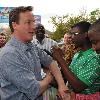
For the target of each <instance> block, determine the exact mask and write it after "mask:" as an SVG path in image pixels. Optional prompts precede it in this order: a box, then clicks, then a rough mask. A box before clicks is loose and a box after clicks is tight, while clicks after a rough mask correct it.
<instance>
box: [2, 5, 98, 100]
mask: <svg viewBox="0 0 100 100" xmlns="http://www.w3.org/2000/svg"><path fill="white" fill-rule="evenodd" d="M9 27H10V29H11V39H10V40H9V41H8V42H7V41H6V38H7V37H6V35H5V34H3V33H0V100H100V19H98V20H96V21H95V22H94V23H93V24H90V23H89V22H86V21H81V22H79V23H76V24H74V25H73V26H71V29H70V31H69V33H65V35H64V44H63V45H62V47H59V45H58V44H57V42H56V41H54V40H52V39H50V38H47V37H46V36H45V28H44V26H43V25H42V24H35V20H34V17H33V13H32V7H31V6H27V7H24V6H22V7H16V8H14V9H13V10H12V11H10V13H9ZM6 42H7V43H6Z"/></svg>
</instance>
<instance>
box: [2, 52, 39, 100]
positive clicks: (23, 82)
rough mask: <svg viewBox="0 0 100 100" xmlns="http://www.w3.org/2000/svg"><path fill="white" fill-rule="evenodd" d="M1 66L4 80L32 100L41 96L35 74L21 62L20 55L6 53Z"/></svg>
mask: <svg viewBox="0 0 100 100" xmlns="http://www.w3.org/2000/svg"><path fill="white" fill-rule="evenodd" d="M0 64H1V65H0V66H2V67H1V68H0V70H1V71H2V74H3V76H4V78H5V79H7V80H8V81H9V82H11V83H12V84H13V85H14V86H15V87H17V89H18V90H19V91H20V92H22V93H24V94H25V95H26V96H27V97H28V98H29V99H30V100H34V99H35V98H37V97H38V96H39V94H40V93H39V91H40V84H39V82H38V81H37V80H36V79H35V76H34V73H33V72H32V71H30V70H28V69H27V68H26V66H25V64H24V63H22V61H20V60H19V56H18V55H16V54H14V53H6V54H5V55H4V56H3V57H2V59H1V63H0Z"/></svg>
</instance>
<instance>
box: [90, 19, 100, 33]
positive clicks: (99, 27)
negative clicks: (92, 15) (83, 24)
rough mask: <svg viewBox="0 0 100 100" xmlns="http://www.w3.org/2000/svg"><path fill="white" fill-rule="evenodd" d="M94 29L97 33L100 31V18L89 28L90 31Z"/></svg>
mask: <svg viewBox="0 0 100 100" xmlns="http://www.w3.org/2000/svg"><path fill="white" fill-rule="evenodd" d="M90 31H93V32H95V33H100V18H99V19H98V20H96V21H95V22H94V23H93V24H92V25H91V27H90V28H89V32H90Z"/></svg>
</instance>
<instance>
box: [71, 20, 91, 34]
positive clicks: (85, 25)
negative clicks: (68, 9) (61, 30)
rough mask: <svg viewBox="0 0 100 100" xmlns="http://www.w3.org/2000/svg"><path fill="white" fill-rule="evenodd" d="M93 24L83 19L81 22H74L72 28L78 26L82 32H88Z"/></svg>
mask: <svg viewBox="0 0 100 100" xmlns="http://www.w3.org/2000/svg"><path fill="white" fill-rule="evenodd" d="M90 26H91V24H90V23H89V22H87V21H81V22H79V23H76V24H74V25H73V26H72V27H71V28H74V27H78V28H79V29H80V31H81V32H82V33H85V32H88V30H89V27H90Z"/></svg>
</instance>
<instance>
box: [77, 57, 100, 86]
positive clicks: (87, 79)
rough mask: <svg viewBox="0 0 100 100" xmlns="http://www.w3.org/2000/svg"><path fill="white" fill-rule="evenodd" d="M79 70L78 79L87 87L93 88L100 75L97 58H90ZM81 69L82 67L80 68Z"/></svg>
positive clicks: (99, 65)
mask: <svg viewBox="0 0 100 100" xmlns="http://www.w3.org/2000/svg"><path fill="white" fill-rule="evenodd" d="M85 64H86V65H85V66H86V67H84V64H83V66H82V69H81V70H79V73H78V74H77V77H78V78H79V79H80V80H81V81H83V82H84V83H85V84H86V85H88V86H91V84H93V83H94V82H95V81H96V80H97V79H98V78H99V75H100V63H99V60H98V58H97V57H93V58H89V59H88V61H87V62H86V63H85ZM79 67H80V66H79Z"/></svg>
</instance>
